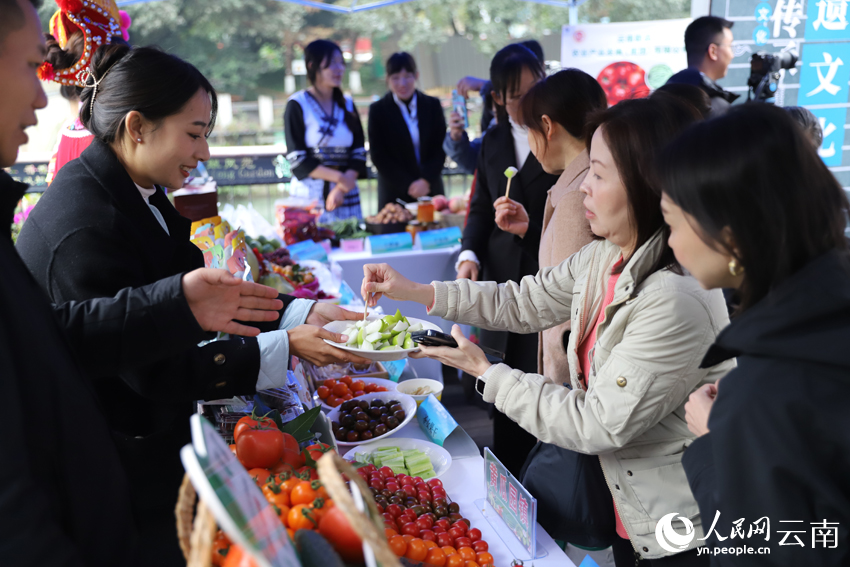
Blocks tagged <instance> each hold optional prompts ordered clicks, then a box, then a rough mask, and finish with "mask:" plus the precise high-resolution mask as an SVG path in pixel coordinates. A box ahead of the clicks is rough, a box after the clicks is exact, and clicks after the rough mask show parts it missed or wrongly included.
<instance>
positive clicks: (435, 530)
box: [431, 526, 447, 534]
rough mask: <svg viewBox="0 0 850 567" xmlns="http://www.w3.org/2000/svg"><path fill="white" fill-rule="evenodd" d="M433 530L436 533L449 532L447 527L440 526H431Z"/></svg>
mask: <svg viewBox="0 0 850 567" xmlns="http://www.w3.org/2000/svg"><path fill="white" fill-rule="evenodd" d="M431 531H433V532H434V533H435V534H444V533H447V532H446V529H445V528H441V527H440V526H434V527H433V528H431Z"/></svg>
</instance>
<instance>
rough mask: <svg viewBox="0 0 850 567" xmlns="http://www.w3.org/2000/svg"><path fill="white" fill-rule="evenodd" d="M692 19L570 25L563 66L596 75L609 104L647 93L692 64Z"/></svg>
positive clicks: (563, 38) (564, 34)
mask: <svg viewBox="0 0 850 567" xmlns="http://www.w3.org/2000/svg"><path fill="white" fill-rule="evenodd" d="M689 23H691V20H690V19H678V20H659V21H653V22H624V23H617V24H582V25H578V26H572V27H571V26H564V27H563V30H562V32H561V66H562V67H564V68H568V67H573V68H576V69H581V70H582V71H584V72H586V73H589V74H590V75H593V76H594V77H596V80H597V81H599V84H600V85H602V88H603V89H604V90H605V94H606V95H607V96H608V103H609V104H616V103H618V102H620V101H621V100H625V99H629V98H639V97H642V96H646V95H648V94H649V92H650V91H652V90H655V89H657V88H658V87H660V86H662V85H663V84H664V83H666V82H667V79H669V78H670V77H671V76H672V75H673V74H674V73H678V72H679V71H681V70H682V69H684V68H685V67H687V66H688V61H687V57H686V54H685V28H687V27H688V24H689Z"/></svg>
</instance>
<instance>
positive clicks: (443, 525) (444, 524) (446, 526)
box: [434, 518, 481, 536]
mask: <svg viewBox="0 0 850 567" xmlns="http://www.w3.org/2000/svg"><path fill="white" fill-rule="evenodd" d="M434 525H435V526H440V527H441V528H443V529H444V530H448V529H449V528H450V527H452V524H451V522H449V521H448V520H446V519H445V518H440V519H439V520H437V521H436V522H434ZM478 535H479V536H480V535H481V532H480V531H479V532H478Z"/></svg>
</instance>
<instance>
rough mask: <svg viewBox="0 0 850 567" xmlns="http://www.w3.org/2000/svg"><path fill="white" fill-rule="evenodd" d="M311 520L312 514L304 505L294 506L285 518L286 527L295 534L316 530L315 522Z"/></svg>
mask: <svg viewBox="0 0 850 567" xmlns="http://www.w3.org/2000/svg"><path fill="white" fill-rule="evenodd" d="M312 518H313V517H312V512H311V511H310V508H309V507H307V505H305V504H296V505H295V506H293V507H292V509H291V510H290V511H289V514H287V516H286V519H287V525H288V526H289V527H290V528H292V529H293V530H295V531H296V532H297V531H298V530H314V529H316V522H315V521H314V520H313V519H312Z"/></svg>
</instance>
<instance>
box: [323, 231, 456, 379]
mask: <svg viewBox="0 0 850 567" xmlns="http://www.w3.org/2000/svg"><path fill="white" fill-rule="evenodd" d="M459 253H460V245H457V246H452V247H451V248H440V249H438V250H406V251H404V252H391V253H387V254H374V255H373V254H371V253H369V252H343V251H341V250H338V249H337V250H333V251H332V252H331V253H330V256H329V258H330V259H331V260H332V261H334V262H337V263H338V264H339V265H340V266H341V267H342V276H343V279H345V281H346V282H347V283H348V285H350V286H351V289H353V290H354V292H355V293H360V287H361V284H362V283H363V266H365V265H366V264H389V265H390V266H392V267H393V268H394V269H395V270H396V271H398V272H399V273H400V274H402V275H403V276H404V277H406V278H408V279H410V280H413V281H415V282H418V283H431V282H432V281H435V280H439V281H449V280H452V281H453V280H454V279H455V276H456V275H457V273H456V272H455V262H456V261H457V257H458V254H459ZM380 305H381V307H382V308H383V309H384V312H385V313H390V314H392V313H395V310H396V309H400V310H401V312H402V313H404V314H405V315H406V316H408V317H416V318H418V319H425V320H427V321H430V322H431V323H434V324H435V325H437V326H438V327H440V328H441V329H443V331H444V332H446V333H449V332H451V329H452V323H451V322H449V321H445V320H443V319H441V318H440V317H430V316H428V314H427V312H426V310H425V307H423V306H422V305H418V304H416V303H411V302H404V301H395V300H392V299H387V298H381V301H380ZM410 363H411V364H412V365H413V367H414V369H415V370H416V374H417V375H418V376H419V377H420V378H431V379H433V380H437V381H439V382H442V381H443V375H442V365H441V364H440V363H439V362H438V361H436V360H431V359H427V358H422V359H418V360H414V359H411V360H410Z"/></svg>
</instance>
